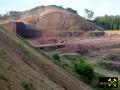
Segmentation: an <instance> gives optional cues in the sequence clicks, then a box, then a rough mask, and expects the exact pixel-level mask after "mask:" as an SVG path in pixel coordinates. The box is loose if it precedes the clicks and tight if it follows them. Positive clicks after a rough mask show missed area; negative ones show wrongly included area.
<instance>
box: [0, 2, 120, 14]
mask: <svg viewBox="0 0 120 90" xmlns="http://www.w3.org/2000/svg"><path fill="white" fill-rule="evenodd" d="M119 4H120V0H0V13H5V12H8V11H14V10H16V11H23V10H28V9H31V8H34V7H36V6H40V5H58V6H60V5H62V6H63V7H65V8H66V7H71V8H73V9H75V10H77V12H78V14H79V15H81V16H84V8H87V9H90V10H92V11H93V12H94V13H95V16H101V15H105V14H108V15H120V5H119Z"/></svg>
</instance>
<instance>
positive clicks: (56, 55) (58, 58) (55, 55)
mask: <svg viewBox="0 0 120 90" xmlns="http://www.w3.org/2000/svg"><path fill="white" fill-rule="evenodd" d="M53 59H54V60H58V61H59V60H60V56H59V54H57V53H55V54H53Z"/></svg>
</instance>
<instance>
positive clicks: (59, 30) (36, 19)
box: [5, 6, 101, 37]
mask: <svg viewBox="0 0 120 90" xmlns="http://www.w3.org/2000/svg"><path fill="white" fill-rule="evenodd" d="M18 16H19V17H18ZM18 16H14V17H12V16H10V17H8V18H7V19H5V21H7V20H8V21H10V20H14V21H15V19H16V18H17V19H16V20H17V21H21V22H25V23H30V24H33V25H36V26H38V27H40V28H41V29H42V30H43V34H42V36H43V37H56V36H59V37H63V36H65V37H66V36H68V35H69V36H71V35H70V33H72V36H74V37H78V36H80V34H81V32H79V31H85V32H86V31H95V30H96V29H98V31H101V28H99V27H98V26H96V25H95V24H93V23H92V22H89V21H87V20H85V19H84V18H82V17H81V16H79V15H77V14H74V13H71V12H69V11H66V10H65V9H64V8H60V7H57V6H40V7H36V8H33V9H31V10H28V11H24V12H21V13H20V15H18ZM69 32H70V33H69ZM77 33H78V34H77Z"/></svg>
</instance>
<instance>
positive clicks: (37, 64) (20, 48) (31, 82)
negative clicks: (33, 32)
mask: <svg viewBox="0 0 120 90" xmlns="http://www.w3.org/2000/svg"><path fill="white" fill-rule="evenodd" d="M88 89H90V88H89V87H88V86H87V85H84V84H83V83H81V82H80V81H79V80H77V79H75V78H74V77H73V76H71V75H70V74H68V73H67V72H65V71H64V70H62V69H60V68H59V67H58V66H57V65H55V64H53V63H52V62H51V61H49V60H48V59H47V58H45V57H44V56H42V55H41V54H40V53H38V52H37V51H36V50H35V49H33V48H32V47H31V46H29V45H28V44H27V43H26V42H24V41H23V40H21V39H20V38H18V37H17V36H16V35H15V34H14V33H11V32H8V31H7V32H6V30H2V29H0V90H88Z"/></svg>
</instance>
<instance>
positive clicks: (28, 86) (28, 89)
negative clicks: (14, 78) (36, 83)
mask: <svg viewBox="0 0 120 90" xmlns="http://www.w3.org/2000/svg"><path fill="white" fill-rule="evenodd" d="M22 86H23V88H24V90H32V88H33V86H32V84H31V83H29V82H23V83H22Z"/></svg>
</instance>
